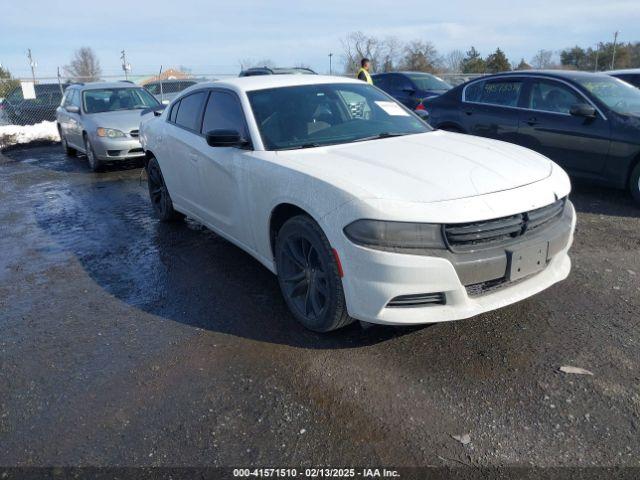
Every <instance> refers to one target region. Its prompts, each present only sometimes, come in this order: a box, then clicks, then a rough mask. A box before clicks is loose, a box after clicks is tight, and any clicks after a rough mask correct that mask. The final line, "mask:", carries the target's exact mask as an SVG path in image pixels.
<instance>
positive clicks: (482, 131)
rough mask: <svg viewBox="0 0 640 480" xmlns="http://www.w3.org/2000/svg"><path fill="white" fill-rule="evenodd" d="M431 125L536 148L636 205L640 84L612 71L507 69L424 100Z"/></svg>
mask: <svg viewBox="0 0 640 480" xmlns="http://www.w3.org/2000/svg"><path fill="white" fill-rule="evenodd" d="M423 103H424V106H425V108H426V110H427V112H428V114H429V123H430V124H431V125H433V126H434V127H436V128H440V129H443V130H450V131H454V132H460V133H470V134H472V135H479V136H482V137H490V138H495V139H498V140H504V141H506V142H511V143H517V144H519V145H522V146H525V147H528V148H530V149H532V150H536V151H537V152H540V153H541V154H543V155H545V156H547V157H549V158H551V159H552V160H553V161H555V162H556V163H558V164H559V165H561V166H562V167H563V168H564V169H566V170H567V171H568V172H569V173H570V174H571V175H573V176H575V177H581V178H585V179H588V180H591V181H593V182H596V183H599V184H601V185H605V186H610V187H615V188H628V189H629V191H630V192H631V193H632V195H633V196H634V198H635V199H636V200H637V201H638V202H640V89H637V88H635V87H633V86H631V85H629V84H627V83H625V82H621V81H619V80H617V79H615V78H613V77H611V76H609V75H605V74H597V73H587V72H569V71H531V72H511V73H503V74H497V75H491V76H486V77H482V78H480V79H476V80H472V81H470V82H468V83H465V84H463V85H460V86H458V87H455V88H454V89H452V90H450V91H448V92H447V93H445V94H443V95H441V96H439V97H435V98H430V99H427V100H425V101H424V102H423Z"/></svg>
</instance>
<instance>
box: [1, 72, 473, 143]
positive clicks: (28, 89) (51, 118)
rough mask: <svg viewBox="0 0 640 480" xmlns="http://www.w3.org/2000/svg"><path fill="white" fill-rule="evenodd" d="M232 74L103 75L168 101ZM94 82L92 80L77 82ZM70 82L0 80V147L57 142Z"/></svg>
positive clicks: (457, 77)
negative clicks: (192, 86)
mask: <svg viewBox="0 0 640 480" xmlns="http://www.w3.org/2000/svg"><path fill="white" fill-rule="evenodd" d="M235 76H236V75H232V74H209V73H206V74H192V73H188V74H187V73H184V72H178V71H168V72H164V73H162V77H161V78H162V85H163V89H160V88H159V87H160V85H159V82H158V80H159V78H160V77H159V76H158V74H157V73H156V74H152V73H150V74H136V75H128V76H126V77H125V76H124V75H113V76H103V77H102V78H101V79H100V80H101V81H105V82H124V81H126V82H130V83H134V84H136V85H140V86H145V87H147V88H148V89H149V91H150V92H151V93H152V94H153V95H155V96H156V98H158V100H160V101H162V100H168V99H171V98H173V97H174V96H175V94H177V90H176V89H180V88H181V86H180V85H179V84H180V83H181V82H180V81H181V80H182V81H185V80H187V81H188V82H182V83H184V84H190V83H192V82H193V81H195V82H205V81H213V80H217V79H223V78H229V77H235ZM439 76H440V77H441V78H442V79H443V80H445V81H446V82H448V83H449V84H451V85H453V86H456V85H460V84H461V83H464V82H467V81H469V80H471V79H473V78H477V77H479V76H481V75H473V74H470V75H468V74H441V75H439ZM82 80H85V81H87V82H88V81H94V80H95V79H93V78H87V79H82V78H81V79H76V83H77V82H80V81H82ZM70 84H71V83H70V82H68V81H66V80H63V79H60V78H58V77H40V78H35V79H34V78H16V79H0V148H2V147H3V146H6V145H9V144H13V143H27V142H29V141H32V140H54V141H55V140H58V132H57V127H56V124H55V120H56V109H57V108H58V106H59V105H60V102H61V100H62V96H63V93H64V90H65V88H66V87H67V86H68V85H70Z"/></svg>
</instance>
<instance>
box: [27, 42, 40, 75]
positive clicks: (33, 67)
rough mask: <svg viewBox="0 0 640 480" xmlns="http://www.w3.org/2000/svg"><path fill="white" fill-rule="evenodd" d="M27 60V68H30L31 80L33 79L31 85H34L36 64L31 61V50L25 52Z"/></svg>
mask: <svg viewBox="0 0 640 480" xmlns="http://www.w3.org/2000/svg"><path fill="white" fill-rule="evenodd" d="M27 58H28V59H29V66H30V67H31V78H32V79H33V83H34V84H35V83H36V67H37V66H38V63H37V62H36V61H35V60H34V59H33V55H31V49H28V50H27Z"/></svg>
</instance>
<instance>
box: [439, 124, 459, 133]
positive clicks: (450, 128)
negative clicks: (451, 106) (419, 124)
mask: <svg viewBox="0 0 640 480" xmlns="http://www.w3.org/2000/svg"><path fill="white" fill-rule="evenodd" d="M439 130H444V131H445V132H453V133H464V132H463V131H462V129H460V128H458V127H454V126H449V125H445V126H444V127H439Z"/></svg>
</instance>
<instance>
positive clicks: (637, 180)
mask: <svg viewBox="0 0 640 480" xmlns="http://www.w3.org/2000/svg"><path fill="white" fill-rule="evenodd" d="M629 192H631V196H632V197H633V199H634V200H635V201H636V203H637V204H638V205H640V162H638V164H637V165H636V166H635V167H634V169H633V170H632V171H631V175H630V177H629Z"/></svg>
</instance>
